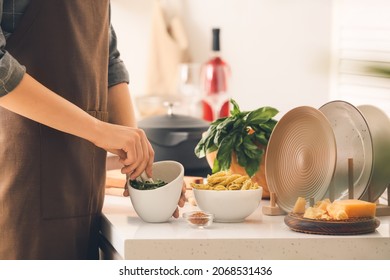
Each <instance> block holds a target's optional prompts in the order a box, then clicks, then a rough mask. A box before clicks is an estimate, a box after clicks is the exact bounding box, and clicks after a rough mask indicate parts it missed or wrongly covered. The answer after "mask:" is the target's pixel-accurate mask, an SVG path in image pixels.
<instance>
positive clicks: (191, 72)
mask: <svg viewBox="0 0 390 280" xmlns="http://www.w3.org/2000/svg"><path fill="white" fill-rule="evenodd" d="M200 69H201V65H200V64H199V63H182V64H180V65H179V73H178V76H179V78H178V92H179V94H180V97H181V99H182V107H183V108H184V110H183V111H184V112H185V113H186V114H188V115H190V116H193V117H198V118H201V115H202V108H201V92H200Z"/></svg>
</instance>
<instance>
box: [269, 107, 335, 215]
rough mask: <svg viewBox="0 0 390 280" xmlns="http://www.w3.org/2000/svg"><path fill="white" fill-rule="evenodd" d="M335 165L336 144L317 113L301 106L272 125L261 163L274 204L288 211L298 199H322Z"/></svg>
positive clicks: (326, 122) (319, 113) (326, 125)
mask: <svg viewBox="0 0 390 280" xmlns="http://www.w3.org/2000/svg"><path fill="white" fill-rule="evenodd" d="M335 164H336V141H335V137H334V134H333V130H332V128H331V126H330V124H329V121H328V120H327V118H326V117H325V115H324V114H322V113H321V112H320V111H319V110H317V109H315V108H312V107H309V106H301V107H297V108H295V109H292V110H291V111H289V112H287V113H286V114H285V115H284V116H283V117H282V118H281V119H280V120H279V121H278V123H277V125H276V126H275V128H274V130H273V132H272V134H271V137H270V140H269V143H268V146H267V153H266V160H265V173H266V178H267V182H268V186H269V189H270V191H271V192H275V194H276V200H277V204H278V205H279V207H280V208H282V209H283V210H284V211H285V212H291V210H292V209H293V208H294V205H295V202H296V200H297V198H298V197H304V198H306V201H310V199H311V198H313V199H314V200H315V201H318V200H321V199H323V197H324V195H325V193H326V191H327V189H328V186H329V183H330V182H331V179H332V176H333V173H334V169H335Z"/></svg>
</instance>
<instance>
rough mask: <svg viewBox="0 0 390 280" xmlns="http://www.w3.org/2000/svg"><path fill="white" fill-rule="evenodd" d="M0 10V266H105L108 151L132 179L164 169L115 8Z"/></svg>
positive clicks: (25, 3)
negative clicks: (135, 91) (18, 262)
mask: <svg viewBox="0 0 390 280" xmlns="http://www.w3.org/2000/svg"><path fill="white" fill-rule="evenodd" d="M0 4H1V7H2V8H3V9H4V10H2V11H1V13H0V15H2V16H3V17H2V19H1V27H2V34H1V36H0V44H1V52H0V57H1V59H0V81H1V83H2V85H1V87H0V96H1V97H0V163H1V168H0V259H97V258H98V230H99V219H100V214H101V209H102V204H103V198H104V183H105V159H106V151H110V152H112V153H115V154H117V155H119V157H120V159H121V163H122V164H123V166H124V167H123V168H122V173H128V174H131V175H130V176H131V178H132V179H134V178H136V177H137V176H139V175H140V174H141V173H142V172H143V171H146V173H147V174H148V175H149V176H151V167H152V163H153V160H154V152H153V149H152V147H151V145H150V143H149V141H148V140H147V138H146V136H145V133H144V132H143V131H142V130H140V129H137V128H136V122H135V117H134V113H133V108H132V103H131V99H130V95H129V91H128V86H127V83H128V75H127V72H126V69H125V67H124V66H123V63H122V61H121V60H120V58H119V53H118V51H117V49H116V39H115V34H114V32H113V30H112V29H111V28H110V21H109V20H110V19H109V0H99V1H96V0H17V1H12V0H0ZM19 15H22V16H20V17H19ZM107 77H108V78H107Z"/></svg>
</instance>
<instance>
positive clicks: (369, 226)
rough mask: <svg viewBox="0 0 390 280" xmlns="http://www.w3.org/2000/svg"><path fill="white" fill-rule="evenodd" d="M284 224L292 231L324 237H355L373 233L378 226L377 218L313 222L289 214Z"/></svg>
mask: <svg viewBox="0 0 390 280" xmlns="http://www.w3.org/2000/svg"><path fill="white" fill-rule="evenodd" d="M284 223H285V224H286V225H287V226H288V227H289V228H290V229H291V230H293V231H297V232H303V233H311V234H324V235H355V234H365V233H371V232H374V231H375V229H376V228H377V227H378V226H379V224H380V221H379V219H377V218H375V217H374V218H351V219H348V220H341V221H333V220H332V221H326V220H313V219H307V218H303V215H302V214H293V213H289V214H288V215H286V217H285V218H284Z"/></svg>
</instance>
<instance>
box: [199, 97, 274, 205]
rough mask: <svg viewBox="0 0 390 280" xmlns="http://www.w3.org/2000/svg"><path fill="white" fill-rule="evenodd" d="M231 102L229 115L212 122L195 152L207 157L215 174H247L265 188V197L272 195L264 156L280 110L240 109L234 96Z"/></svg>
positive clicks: (266, 108)
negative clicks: (266, 174)
mask: <svg viewBox="0 0 390 280" xmlns="http://www.w3.org/2000/svg"><path fill="white" fill-rule="evenodd" d="M230 103H231V104H232V106H233V108H232V110H231V111H230V116H229V117H225V118H220V119H217V120H215V121H214V122H212V123H211V124H210V127H209V128H208V130H207V131H206V132H205V133H204V134H203V136H202V139H201V140H200V141H199V143H198V144H197V146H196V147H195V154H196V156H197V157H198V158H203V157H206V158H207V161H208V163H209V165H210V167H212V172H213V173H215V172H218V171H221V170H231V171H232V172H233V173H239V174H242V175H245V174H247V175H248V176H249V177H251V179H252V180H253V181H255V182H257V183H258V184H259V185H260V186H261V187H263V197H264V198H269V191H268V186H267V182H266V178H265V170H264V161H265V160H264V155H265V152H266V147H267V144H268V141H269V138H270V136H271V133H272V131H273V129H274V127H275V125H276V123H277V121H276V120H275V119H274V116H275V115H276V114H277V113H279V111H278V110H277V109H275V108H272V107H261V108H258V109H256V110H253V111H241V110H240V108H239V106H238V104H237V103H236V102H235V101H234V100H233V99H231V100H230Z"/></svg>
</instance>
